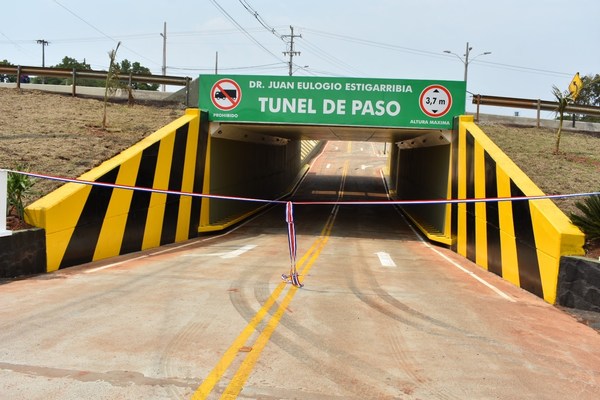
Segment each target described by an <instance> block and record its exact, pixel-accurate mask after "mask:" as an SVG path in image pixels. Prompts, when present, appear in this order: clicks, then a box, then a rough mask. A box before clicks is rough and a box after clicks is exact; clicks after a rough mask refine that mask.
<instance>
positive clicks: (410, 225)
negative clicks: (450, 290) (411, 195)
mask: <svg viewBox="0 0 600 400" xmlns="http://www.w3.org/2000/svg"><path fill="white" fill-rule="evenodd" d="M379 174H380V176H381V179H383V184H384V186H385V187H386V191H387V184H386V182H385V177H384V176H383V171H382V170H379ZM389 197H390V195H389V192H388V198H389ZM396 211H397V212H398V214H400V216H401V217H402V219H404V221H405V222H406V224H407V225H408V227H409V228H410V229H411V230H412V231H413V233H414V234H415V236H416V237H417V238H418V239H419V240H420V241H421V243H423V244H424V245H425V246H426V247H428V248H429V249H431V250H432V251H434V252H436V253H437V254H438V255H440V256H441V257H442V258H444V259H445V260H446V261H448V262H449V263H450V264H452V265H454V266H455V267H456V268H458V269H460V270H461V271H463V272H464V273H466V274H467V275H469V276H471V277H472V278H474V279H475V280H477V281H478V282H479V283H481V284H483V285H484V286H486V287H488V288H489V289H491V290H492V291H493V292H494V293H496V294H497V295H498V296H500V297H502V298H504V299H505V300H508V301H510V302H512V303H516V302H517V300H515V299H514V298H512V297H511V296H509V295H508V294H506V293H504V292H503V291H502V290H500V289H498V288H497V287H496V286H494V285H492V284H491V283H489V282H488V281H486V280H485V279H483V278H481V277H479V276H478V275H476V274H475V273H473V272H471V271H469V270H468V269H466V268H464V267H463V266H462V265H460V264H458V263H457V262H455V261H454V260H452V259H451V258H449V257H448V256H446V255H445V254H444V253H442V252H441V251H439V250H438V249H436V248H435V247H433V246H431V245H430V244H429V243H427V242H426V241H425V240H424V239H423V237H422V236H421V235H420V234H419V232H417V230H416V229H415V228H414V227H413V225H412V224H411V223H410V222H409V221H408V220H407V219H406V217H405V216H404V214H402V212H400V210H398V208H396Z"/></svg>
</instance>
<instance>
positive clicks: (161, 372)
mask: <svg viewBox="0 0 600 400" xmlns="http://www.w3.org/2000/svg"><path fill="white" fill-rule="evenodd" d="M382 146H383V145H378V144H370V143H352V144H349V143H344V142H337V143H336V142H331V143H329V144H328V146H327V147H326V149H325V151H324V153H323V154H322V155H321V156H320V157H319V158H318V159H317V160H316V161H315V163H314V165H313V167H312V169H311V171H310V172H309V174H308V175H307V177H306V179H305V181H304V182H303V184H302V185H301V187H300V188H299V189H298V191H297V193H296V194H295V196H294V201H295V202H297V203H296V204H295V206H294V217H295V227H296V233H297V240H298V241H297V244H298V250H297V268H298V270H299V272H300V274H301V280H302V282H303V283H304V287H303V288H301V289H298V288H296V287H294V286H292V285H290V284H286V283H285V282H283V281H282V280H281V274H284V273H288V272H289V267H290V257H289V251H288V244H287V234H286V222H285V213H284V206H283V205H278V206H275V207H273V208H272V209H270V210H268V211H267V212H265V213H263V214H262V215H260V216H258V217H256V218H254V219H252V220H251V221H250V222H248V223H246V224H244V225H242V226H240V227H239V228H237V229H235V230H233V231H230V232H229V233H227V234H226V235H221V236H216V237H203V238H199V239H196V240H193V241H189V242H186V243H181V244H177V245H171V246H166V247H163V248H160V249H154V250H150V251H146V252H142V253H136V254H132V255H128V256H126V257H119V258H115V259H111V260H106V261H103V262H96V263H91V264H87V265H82V266H79V267H73V268H69V269H66V270H61V271H58V272H56V273H52V274H46V275H42V276H37V277H32V278H28V279H22V280H13V281H5V282H2V284H0V399H50V400H52V399H142V398H143V399H191V398H193V399H203V398H209V399H216V398H225V399H228V398H239V399H567V398H568V399H571V398H572V399H575V398H576V399H597V398H598V393H600V335H598V333H597V332H596V331H594V330H593V329H591V328H589V327H587V326H585V325H584V324H581V323H578V322H577V321H576V320H575V319H574V318H573V317H571V316H569V315H568V314H566V313H564V312H563V311H561V310H559V309H557V308H555V307H553V306H551V305H549V304H547V303H545V302H544V301H543V300H541V299H539V298H537V297H535V296H533V295H531V294H529V293H527V292H525V291H523V290H521V289H519V288H516V287H514V286H512V285H511V284H509V283H506V282H504V281H502V280H501V279H500V278H499V277H497V276H495V275H493V274H490V273H488V272H487V271H484V270H482V269H480V268H479V267H477V266H475V265H473V264H472V263H471V262H469V261H467V260H465V259H464V258H462V257H460V256H458V255H456V254H455V253H452V252H451V251H449V250H447V249H444V248H441V247H437V246H434V245H431V244H429V243H427V242H425V241H423V240H422V239H421V238H420V237H419V236H418V235H417V234H416V233H415V231H413V229H412V228H411V227H410V226H409V225H408V224H407V223H406V221H405V220H404V219H403V217H402V216H401V214H400V213H399V212H398V211H397V210H396V209H395V208H394V207H391V206H381V205H378V206H372V205H339V206H334V205H331V204H301V203H302V202H304V201H310V202H315V201H335V200H344V201H347V200H353V201H354V200H356V201H365V200H382V199H386V195H385V191H384V185H383V181H382V179H381V175H380V169H381V168H382V167H383V165H384V164H385V156H384V155H383V154H382V151H383V147H382Z"/></svg>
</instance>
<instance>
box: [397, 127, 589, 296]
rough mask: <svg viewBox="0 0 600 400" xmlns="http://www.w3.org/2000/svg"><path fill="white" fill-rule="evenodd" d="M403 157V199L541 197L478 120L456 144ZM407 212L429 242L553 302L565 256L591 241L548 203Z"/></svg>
mask: <svg viewBox="0 0 600 400" xmlns="http://www.w3.org/2000/svg"><path fill="white" fill-rule="evenodd" d="M397 153H398V154H394V153H392V159H391V167H392V168H391V174H390V176H391V177H392V178H393V180H392V183H391V186H392V187H395V188H396V197H397V198H399V199H411V200H412V199H443V198H446V199H472V198H497V197H518V196H537V195H543V192H542V191H541V190H540V189H539V188H538V187H537V186H536V185H535V184H534V183H533V182H532V181H531V179H529V178H528V177H527V176H526V175H525V173H523V171H521V169H519V168H518V167H517V166H516V165H515V164H514V162H513V161H512V160H511V159H510V158H509V157H508V156H506V154H504V153H503V152H502V150H500V148H498V146H496V145H495V144H494V143H493V142H492V141H491V140H490V139H489V138H488V137H487V136H486V135H485V133H484V132H483V131H482V130H481V129H480V128H479V127H478V126H477V125H476V124H475V123H474V122H473V117H472V116H463V117H459V118H457V120H456V122H455V128H454V132H453V134H452V140H451V144H450V145H445V146H436V147H427V148H420V149H411V150H398V151H397ZM446 163H447V164H446ZM444 164H446V165H444ZM394 166H397V171H394V170H393V169H394ZM403 170H404V171H403ZM444 191H445V195H444ZM403 208H404V210H405V211H406V213H407V214H408V215H409V217H410V218H411V219H413V221H415V222H416V223H417V225H418V226H419V228H420V229H421V230H422V231H423V232H424V233H425V234H426V235H427V236H428V237H429V238H430V239H432V240H436V241H439V242H441V243H444V244H450V247H451V249H452V250H454V251H456V252H457V253H459V254H461V255H463V256H465V257H466V258H468V259H469V260H471V261H473V262H475V263H476V264H477V265H479V266H481V267H482V268H484V269H486V270H489V271H490V272H493V273H495V274H497V275H499V276H501V277H503V278H504V279H506V280H508V281H510V282H512V283H513V284H515V285H516V286H519V287H521V288H523V289H525V290H527V291H529V292H531V293H534V294H536V295H537V296H539V297H542V298H543V299H545V300H546V301H547V302H549V303H552V304H553V303H554V302H555V301H556V293H557V282H558V275H559V265H560V258H561V256H565V255H581V254H584V251H583V244H584V240H585V236H584V235H583V233H582V232H581V231H580V230H579V229H578V228H577V227H575V226H574V225H573V224H571V222H570V221H569V219H568V218H567V216H566V215H565V214H564V213H563V212H561V211H560V210H559V209H558V207H557V206H556V205H555V204H554V203H553V202H552V201H551V200H549V199H543V200H520V201H502V202H486V203H483V202H479V203H459V204H452V205H446V206H438V205H423V206H416V207H415V206H408V207H403ZM443 211H445V212H443Z"/></svg>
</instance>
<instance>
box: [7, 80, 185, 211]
mask: <svg viewBox="0 0 600 400" xmlns="http://www.w3.org/2000/svg"><path fill="white" fill-rule="evenodd" d="M184 112H185V110H184V108H183V107H182V106H180V105H179V104H168V105H165V106H157V105H144V104H136V105H135V106H133V107H129V106H128V105H127V104H117V103H109V104H108V106H107V129H102V116H103V101H102V100H97V99H90V98H79V97H72V96H70V95H60V94H50V93H46V92H41V91H33V90H18V89H7V88H0V149H1V150H0V168H6V169H15V170H24V169H25V170H28V171H30V172H36V173H41V174H47V175H55V176H61V177H68V178H75V177H78V176H80V175H81V174H83V173H84V172H86V171H88V170H90V169H91V168H94V167H96V166H98V165H99V164H100V163H102V162H103V161H105V160H107V159H109V158H111V157H113V156H115V155H116V154H119V153H120V152H121V151H123V150H125V149H126V148H128V147H130V146H131V145H132V144H134V143H136V142H138V141H139V140H141V139H143V138H144V137H146V136H148V135H150V134H151V133H153V132H155V131H156V130H158V129H159V128H161V127H163V126H165V125H167V124H168V123H169V122H172V121H174V120H175V119H177V118H178V117H180V116H181V115H183V114H184ZM60 185H61V183H58V182H53V181H49V180H41V179H36V180H35V184H34V186H33V188H32V190H31V193H30V194H29V196H28V197H27V198H26V199H25V200H26V203H30V202H31V201H33V200H35V199H37V198H39V197H41V196H43V195H44V194H47V193H49V192H50V191H52V190H54V189H56V188H57V187H59V186H60Z"/></svg>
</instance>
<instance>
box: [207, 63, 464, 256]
mask: <svg viewBox="0 0 600 400" xmlns="http://www.w3.org/2000/svg"><path fill="white" fill-rule="evenodd" d="M464 105H465V83H464V82H462V81H431V80H406V79H404V80H402V79H362V78H322V77H281V76H247V75H230V76H229V75H228V76H223V75H202V76H200V78H199V107H200V109H202V110H207V113H208V119H209V127H208V131H209V134H210V137H211V141H212V144H213V147H212V148H211V160H213V161H212V163H213V164H214V165H212V167H211V168H210V170H211V171H214V172H213V173H214V178H213V177H211V179H210V181H211V182H214V185H213V184H211V187H210V190H211V192H214V193H225V194H228V195H234V196H260V197H263V198H264V197H269V196H270V197H271V198H272V197H274V196H277V195H280V194H281V193H285V192H286V190H287V189H289V187H288V186H289V183H290V182H293V181H294V179H296V178H297V174H298V172H301V170H302V165H304V163H305V162H306V161H307V159H306V157H307V156H312V155H314V154H313V153H310V154H302V148H303V145H302V143H307V142H308V143H315V142H318V143H325V142H327V141H345V142H367V143H368V142H371V143H384V146H385V155H386V157H387V163H386V168H385V169H384V170H385V176H386V181H387V184H388V187H389V190H390V194H391V195H392V196H394V198H395V199H401V200H418V199H446V198H448V195H449V194H448V177H449V172H448V171H449V165H450V164H449V162H450V148H451V146H450V143H451V140H452V129H453V127H454V123H455V122H454V119H455V117H456V116H458V115H461V114H463V113H464ZM316 147H318V146H317V145H315V148H316ZM211 174H212V173H211ZM217 182H218V184H217ZM286 184H288V186H286ZM211 202H212V203H213V205H212V206H211V205H210V203H211ZM206 203H207V204H206V208H210V209H211V211H210V213H209V216H208V217H206V218H205V220H204V222H205V224H204V225H205V226H211V225H215V224H216V225H217V226H222V225H221V222H222V221H227V220H229V221H234V220H237V218H232V214H235V212H236V211H237V212H238V213H240V214H243V213H245V212H247V211H248V210H249V209H251V208H252V206H251V205H247V206H236V205H233V204H232V203H227V202H215V201H207V202H206ZM447 211H448V210H447V209H446V207H445V206H439V205H433V206H432V205H422V206H410V207H408V208H407V212H408V214H409V215H410V216H411V218H412V219H413V220H414V222H416V223H417V224H418V225H419V226H420V227H421V228H426V230H427V232H428V233H429V236H430V238H432V239H434V240H438V241H443V242H444V243H447V244H449V228H448V220H447V218H446V213H447ZM204 229H210V228H204Z"/></svg>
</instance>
